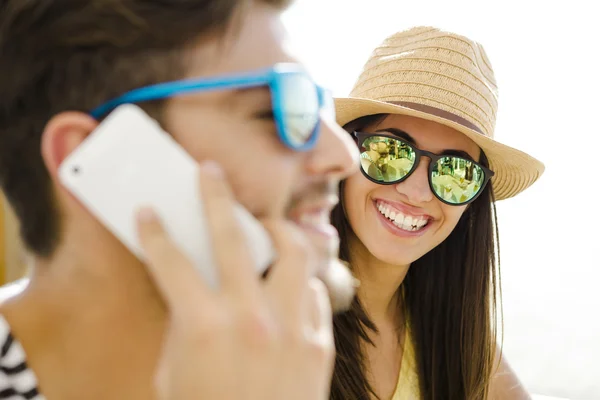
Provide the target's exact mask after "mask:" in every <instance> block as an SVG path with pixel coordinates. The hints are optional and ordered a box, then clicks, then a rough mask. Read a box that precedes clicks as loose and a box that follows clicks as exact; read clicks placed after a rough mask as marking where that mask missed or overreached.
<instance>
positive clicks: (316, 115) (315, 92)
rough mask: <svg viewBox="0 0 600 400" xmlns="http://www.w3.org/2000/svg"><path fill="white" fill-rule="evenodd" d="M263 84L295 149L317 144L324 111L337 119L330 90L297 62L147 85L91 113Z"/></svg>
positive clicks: (284, 138)
mask: <svg viewBox="0 0 600 400" xmlns="http://www.w3.org/2000/svg"><path fill="white" fill-rule="evenodd" d="M260 86H268V87H269V89H270V91H271V103H272V107H273V116H274V119H275V124H276V126H277V132H278V135H279V138H280V140H281V141H282V142H283V143H284V144H285V145H286V146H288V147H289V148H291V149H293V150H296V151H306V150H310V149H311V148H313V147H314V145H315V143H316V142H317V139H318V136H319V127H320V125H321V124H320V122H321V116H322V114H321V113H323V116H325V117H327V118H332V119H333V120H335V107H334V103H333V97H332V95H331V93H330V92H328V91H327V90H325V89H323V88H322V87H320V86H318V85H317V84H315V82H314V81H313V80H312V79H311V78H310V77H309V75H308V74H307V73H306V71H305V70H304V69H303V68H302V67H300V66H299V65H297V64H276V65H274V66H273V67H271V68H268V69H263V70H259V71H252V72H246V73H241V74H235V75H224V76H219V77H212V78H202V79H185V80H179V81H173V82H165V83H159V84H156V85H151V86H145V87H141V88H138V89H134V90H132V91H130V92H127V93H125V94H123V95H121V96H119V97H117V98H115V99H112V100H110V101H108V102H106V103H104V104H102V105H101V106H99V107H97V108H95V109H94V110H92V112H91V113H90V114H91V115H92V117H94V118H96V119H100V118H102V117H103V116H105V115H106V114H108V113H109V112H111V111H112V110H114V109H115V108H117V107H118V106H120V105H122V104H129V103H139V102H143V101H150V100H160V99H165V98H169V97H174V96H177V95H183V94H189V93H200V92H208V91H213V90H227V89H245V88H253V87H260Z"/></svg>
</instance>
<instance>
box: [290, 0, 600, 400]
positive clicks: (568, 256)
mask: <svg viewBox="0 0 600 400" xmlns="http://www.w3.org/2000/svg"><path fill="white" fill-rule="evenodd" d="M599 6H600V5H599V4H597V2H595V1H589V2H585V1H583V0H572V1H561V2H556V1H545V2H542V1H528V0H522V1H494V2H491V1H486V0H480V1H466V0H454V1H448V0H437V1H424V0H412V1H411V0H369V1H364V0H361V1H358V0H300V1H298V3H297V4H296V5H294V6H293V7H292V8H291V9H290V10H289V11H288V12H287V14H286V16H285V21H286V24H287V26H288V29H289V31H290V35H291V37H292V39H293V40H294V42H295V46H296V48H297V49H298V50H299V54H300V56H301V57H302V58H303V61H305V62H306V64H307V65H308V67H309V69H310V71H311V72H312V73H313V74H314V75H315V77H316V78H317V80H319V81H320V83H322V84H324V85H325V86H328V87H329V88H331V89H333V90H334V93H335V94H336V95H338V96H344V95H347V94H348V92H349V91H350V89H351V87H352V84H353V82H354V80H355V79H356V78H357V77H358V74H359V73H360V71H361V69H362V66H363V64H364V62H365V61H366V59H367V57H368V55H369V54H370V52H371V50H372V49H373V48H374V47H375V46H376V45H377V44H378V43H379V42H380V41H382V40H383V39H384V38H385V37H386V36H387V35H389V34H391V33H394V32H396V31H400V30H404V29H407V28H409V27H411V26H415V25H427V26H437V27H440V28H443V29H447V30H451V31H455V32H457V33H461V34H464V35H466V36H469V37H471V38H473V39H475V40H477V41H479V42H480V43H482V44H483V45H484V47H485V48H486V51H487V53H488V55H489V57H490V59H491V62H492V64H493V66H494V69H495V71H496V78H497V81H498V84H499V89H500V109H499V114H498V124H497V127H496V137H497V139H499V140H500V141H502V142H504V143H506V144H509V145H512V146H515V147H518V148H520V149H522V150H524V151H526V152H529V153H530V154H532V155H534V156H535V157H537V158H539V159H541V160H542V161H543V162H544V163H545V164H546V173H545V174H544V176H543V177H542V178H541V179H540V180H539V181H538V182H537V183H536V184H535V185H534V186H533V187H532V188H531V189H529V190H528V191H526V192H525V193H522V194H521V195H519V196H518V197H517V198H515V199H511V200H507V201H503V202H500V203H499V205H498V208H499V220H500V239H501V240H500V244H501V257H502V264H501V266H502V278H503V291H504V293H503V294H504V296H503V298H504V333H505V335H504V348H505V354H506V355H507V357H508V359H509V361H510V362H511V363H512V365H513V367H514V368H515V369H516V371H517V372H518V374H519V376H520V377H521V379H522V380H523V381H524V382H525V384H526V386H527V388H528V389H529V390H530V391H532V392H534V393H538V394H544V395H548V396H560V397H565V398H571V399H600V366H599V364H598V362H599V361H600V360H599V359H600V288H599V287H598V282H599V281H600V260H599V258H598V249H600V240H599V239H600V229H599V225H600V217H599V214H598V213H599V208H600V207H599V206H600V179H599V174H598V173H599V172H600V148H599V144H600V127H599V117H600V99H599V96H600V57H599V55H598V54H599V52H600V22H599V20H600V11H599V10H598V7H599Z"/></svg>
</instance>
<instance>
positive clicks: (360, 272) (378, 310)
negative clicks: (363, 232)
mask: <svg viewBox="0 0 600 400" xmlns="http://www.w3.org/2000/svg"><path fill="white" fill-rule="evenodd" d="M349 244H350V249H351V250H350V262H351V264H352V268H353V272H354V274H355V275H356V277H357V278H358V279H359V280H360V287H359V288H358V298H359V299H360V301H361V304H362V306H363V307H364V308H365V311H366V312H367V315H369V318H370V319H371V320H372V321H373V322H375V324H376V325H379V324H381V323H386V322H390V321H397V320H398V319H399V318H400V317H401V315H400V307H399V304H400V302H399V300H400V299H399V298H398V296H399V290H398V288H399V287H400V285H401V284H402V282H403V281H404V278H405V277H406V273H407V272H408V269H409V267H410V264H409V265H393V264H389V263H385V262H382V261H381V260H378V259H377V258H375V257H374V256H373V255H372V254H371V253H370V252H369V251H368V250H367V249H366V248H365V246H364V245H363V244H362V243H361V242H360V241H359V240H358V239H357V238H355V237H354V238H352V239H351V240H350V243H349Z"/></svg>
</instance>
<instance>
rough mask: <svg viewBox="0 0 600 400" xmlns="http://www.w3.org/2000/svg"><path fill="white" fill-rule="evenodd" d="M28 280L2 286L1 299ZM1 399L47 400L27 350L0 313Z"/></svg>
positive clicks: (21, 288) (22, 286)
mask: <svg viewBox="0 0 600 400" xmlns="http://www.w3.org/2000/svg"><path fill="white" fill-rule="evenodd" d="M26 284H27V281H25V280H22V281H17V282H15V283H13V284H10V285H6V286H3V287H0V301H1V300H3V299H6V298H8V297H12V296H13V295H15V294H17V293H19V292H21V291H22V290H23V289H24V287H25V286H26ZM0 346H2V347H0V399H3V400H4V399H6V400H24V399H27V400H45V397H44V396H43V395H41V394H40V393H39V391H38V383H37V378H36V377H35V374H34V373H33V371H32V370H31V369H29V367H28V366H27V361H26V357H25V351H24V350H23V347H22V346H21V343H19V342H18V341H17V340H16V339H15V338H14V336H13V335H12V332H11V329H10V326H9V325H8V322H7V321H6V319H4V317H3V316H2V315H0Z"/></svg>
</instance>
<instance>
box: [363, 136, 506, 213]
mask: <svg viewBox="0 0 600 400" xmlns="http://www.w3.org/2000/svg"><path fill="white" fill-rule="evenodd" d="M353 136H354V137H355V138H356V143H357V144H358V148H359V149H360V164H361V171H362V173H363V175H364V176H365V177H366V178H367V179H369V180H370V181H373V182H375V183H379V184H381V185H393V184H396V183H400V182H402V181H403V180H405V179H406V178H408V177H409V176H410V175H411V174H412V173H413V172H414V171H415V169H417V167H418V166H419V163H420V161H421V157H428V158H429V159H430V160H431V162H430V163H429V175H428V177H429V187H430V188H431V191H432V192H433V194H434V195H435V196H436V197H437V198H438V199H440V201H442V202H444V203H446V204H450V205H453V206H460V205H465V204H468V203H470V202H472V201H473V200H475V199H476V198H477V197H478V196H479V195H480V194H481V193H482V192H483V189H484V188H485V186H486V185H487V183H488V182H489V180H490V179H491V177H492V176H494V171H492V170H490V169H488V168H486V167H484V166H483V165H481V164H479V163H477V162H475V161H473V160H471V159H469V158H465V157H461V156H456V155H450V154H440V155H438V154H433V153H431V152H429V151H425V150H421V149H418V148H417V147H415V146H414V145H412V144H410V143H408V142H406V141H405V140H403V139H400V138H398V137H397V136H393V135H387V134H380V133H377V134H373V133H364V132H353Z"/></svg>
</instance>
